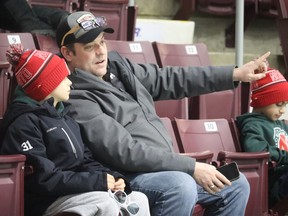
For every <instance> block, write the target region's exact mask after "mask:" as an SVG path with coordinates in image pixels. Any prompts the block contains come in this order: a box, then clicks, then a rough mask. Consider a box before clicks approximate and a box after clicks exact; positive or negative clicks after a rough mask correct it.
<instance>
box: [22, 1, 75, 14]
mask: <svg viewBox="0 0 288 216" xmlns="http://www.w3.org/2000/svg"><path fill="white" fill-rule="evenodd" d="M26 1H27V2H28V3H29V4H30V5H31V6H34V5H38V6H47V7H53V8H59V9H62V10H66V11H68V12H70V13H72V12H73V11H76V10H78V8H79V7H80V3H79V2H78V0H26Z"/></svg>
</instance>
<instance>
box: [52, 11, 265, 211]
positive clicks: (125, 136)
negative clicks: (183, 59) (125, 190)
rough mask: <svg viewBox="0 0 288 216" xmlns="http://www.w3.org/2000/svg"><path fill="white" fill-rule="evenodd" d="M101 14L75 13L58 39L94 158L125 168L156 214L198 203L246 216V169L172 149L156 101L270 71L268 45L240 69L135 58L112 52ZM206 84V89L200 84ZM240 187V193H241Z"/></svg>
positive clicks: (224, 85) (216, 88)
mask: <svg viewBox="0 0 288 216" xmlns="http://www.w3.org/2000/svg"><path fill="white" fill-rule="evenodd" d="M112 32H113V29H111V28H109V27H107V26H106V22H105V18H104V17H95V16H94V15H93V14H91V13H89V12H85V11H81V12H75V13H72V14H71V15H69V16H68V17H67V19H66V20H63V22H61V23H60V24H59V27H58V30H57V33H56V38H57V43H58V46H59V48H60V52H61V54H62V55H63V56H64V58H65V59H66V62H67V64H68V67H69V68H70V70H71V71H73V72H72V74H71V75H70V77H69V78H70V79H71V81H72V83H73V90H72V91H71V96H70V101H69V102H70V103H71V104H72V107H73V108H72V110H71V112H70V115H71V116H73V117H74V118H75V119H76V120H77V121H78V123H79V124H80V127H81V133H82V136H83V138H84V140H85V143H86V144H87V145H89V147H90V149H91V150H92V152H93V154H94V156H95V157H97V159H98V160H100V161H101V162H102V163H104V164H105V165H107V166H109V167H110V168H113V169H116V170H118V171H121V172H122V173H125V174H126V176H127V177H128V178H129V180H130V182H131V186H132V188H133V190H138V191H141V192H143V193H145V194H146V195H147V196H148V199H149V204H150V208H151V214H152V215H165V216H169V215H171V216H175V215H181V216H190V215H191V213H192V212H193V209H194V206H195V204H196V203H197V202H198V203H200V204H201V205H203V206H204V207H205V209H206V210H205V213H206V214H207V215H244V213H245V208H246V204H247V201H248V198H249V193H250V188H249V183H248V182H247V179H246V178H245V176H244V175H243V174H241V175H240V178H239V179H238V180H236V181H234V182H233V183H232V184H231V182H230V181H229V180H228V179H227V178H226V177H225V176H223V175H222V174H221V173H219V172H218V171H217V170H216V169H215V167H214V166H212V165H209V164H206V163H199V162H196V160H195V159H193V158H190V157H185V156H182V155H179V154H175V153H174V152H173V147H172V141H171V138H170V136H169V134H168V132H167V130H166V129H165V126H164V125H163V124H162V122H161V120H160V118H159V117H158V116H157V115H156V112H155V108H154V104H153V100H161V99H162V100H163V99H179V98H182V97H189V96H195V95H199V94H204V93H210V92H213V91H221V90H227V89H233V88H235V85H236V86H237V85H238V82H239V81H246V82H249V81H252V80H257V79H260V78H262V77H264V76H265V75H264V74H263V73H260V74H254V71H255V70H260V71H265V70H266V69H267V66H266V64H265V60H266V58H267V57H268V56H269V52H268V53H266V54H265V55H263V56H262V57H260V58H259V59H258V60H256V61H254V62H249V63H248V64H245V65H243V66H241V67H239V68H235V67H234V66H225V67H185V68H184V67H164V68H161V69H160V68H159V67H158V66H157V65H153V64H147V65H139V64H135V63H133V62H131V61H129V60H128V59H124V58H122V57H121V56H119V55H118V54H117V53H116V52H110V53H109V54H108V51H107V47H106V44H105V39H104V34H105V33H112ZM203 86H204V88H203ZM240 192H241V193H240Z"/></svg>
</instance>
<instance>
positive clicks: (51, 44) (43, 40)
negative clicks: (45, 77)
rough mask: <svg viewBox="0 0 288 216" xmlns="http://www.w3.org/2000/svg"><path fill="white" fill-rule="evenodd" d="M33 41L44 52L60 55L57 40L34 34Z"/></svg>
mask: <svg viewBox="0 0 288 216" xmlns="http://www.w3.org/2000/svg"><path fill="white" fill-rule="evenodd" d="M33 39H34V42H35V46H36V48H37V49H39V50H42V51H47V52H51V53H54V54H57V53H59V48H58V45H57V42H56V40H55V38H53V37H51V36H49V35H43V34H39V33H33Z"/></svg>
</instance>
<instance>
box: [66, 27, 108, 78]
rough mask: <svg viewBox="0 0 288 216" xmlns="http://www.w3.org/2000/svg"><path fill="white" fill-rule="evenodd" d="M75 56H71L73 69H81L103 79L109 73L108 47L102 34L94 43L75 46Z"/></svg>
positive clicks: (76, 44) (70, 62) (70, 61)
mask: <svg viewBox="0 0 288 216" xmlns="http://www.w3.org/2000/svg"><path fill="white" fill-rule="evenodd" d="M74 49H75V55H72V56H70V57H71V59H70V60H69V64H70V66H71V67H72V68H79V69H82V70H84V71H86V72H88V73H91V74H94V75H95V76H97V77H100V78H102V77H103V76H104V75H105V74H106V72H107V63H108V59H107V47H106V43H105V40H104V33H103V32H102V33H101V34H100V35H99V36H98V37H97V38H96V39H95V40H94V41H92V42H90V43H87V44H83V43H75V44H74Z"/></svg>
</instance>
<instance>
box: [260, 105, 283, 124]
mask: <svg viewBox="0 0 288 216" xmlns="http://www.w3.org/2000/svg"><path fill="white" fill-rule="evenodd" d="M287 103H288V101H283V102H280V103H276V104H271V105H268V106H266V107H262V108H261V112H262V113H263V114H264V115H266V116H267V118H269V119H270V120H272V121H276V120H278V119H279V118H280V117H281V116H282V115H283V114H284V113H285V111H286V105H287Z"/></svg>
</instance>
